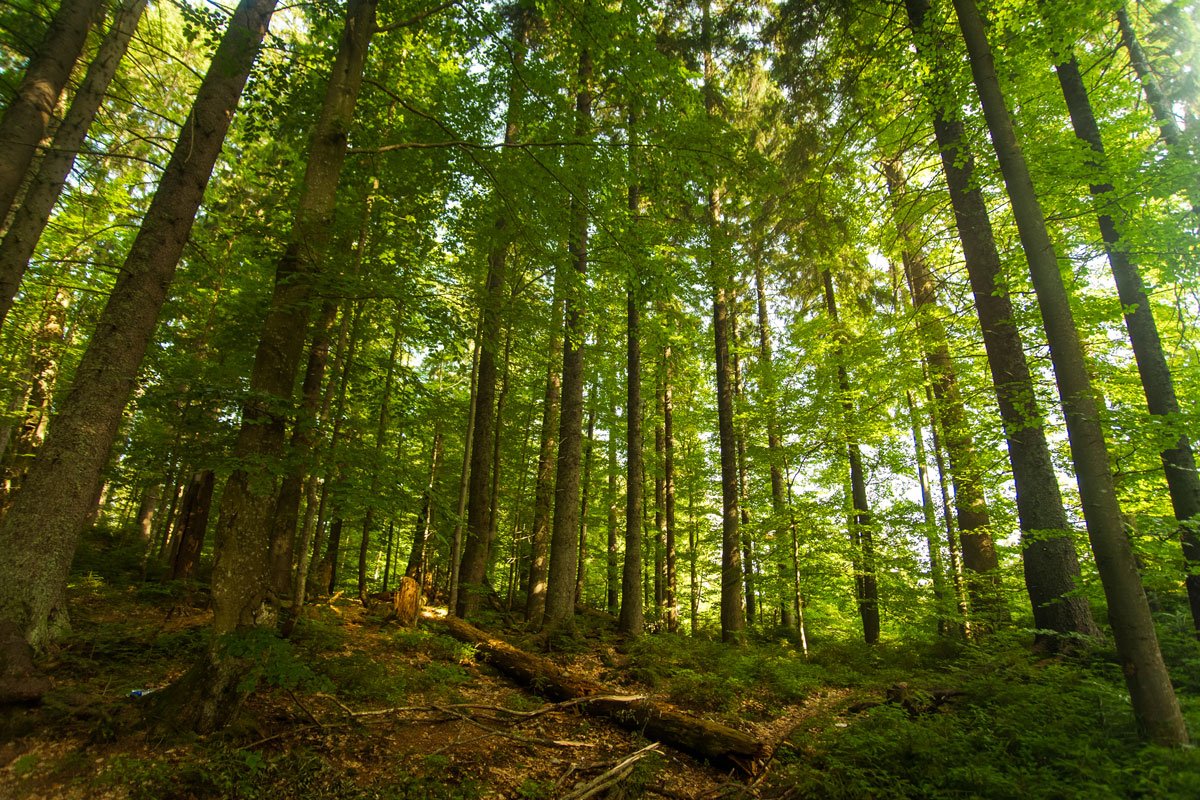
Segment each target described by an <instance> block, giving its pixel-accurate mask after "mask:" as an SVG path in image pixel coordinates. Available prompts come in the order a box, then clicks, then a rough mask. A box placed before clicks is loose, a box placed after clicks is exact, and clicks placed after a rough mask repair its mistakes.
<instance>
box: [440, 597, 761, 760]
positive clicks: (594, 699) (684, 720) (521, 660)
mask: <svg viewBox="0 0 1200 800" xmlns="http://www.w3.org/2000/svg"><path fill="white" fill-rule="evenodd" d="M445 624H446V628H447V629H448V631H449V633H450V635H451V636H453V637H454V638H456V639H458V640H460V641H463V642H466V643H468V644H472V645H475V648H476V650H477V652H478V653H479V654H480V655H482V656H483V657H484V658H485V659H487V661H488V662H489V663H490V664H492V666H494V667H496V668H497V669H498V670H500V671H501V672H503V673H505V674H506V675H508V676H509V677H511V678H513V679H514V680H516V681H517V682H518V683H520V684H522V685H524V686H528V687H530V688H531V689H533V690H534V691H536V692H537V693H538V694H540V695H542V696H544V697H547V698H549V699H551V700H577V699H581V698H590V699H589V700H588V701H587V702H586V703H581V704H580V708H581V709H583V710H584V711H585V712H587V713H590V714H596V715H599V716H604V717H608V718H609V719H612V720H613V721H615V722H616V723H617V724H619V725H621V726H622V727H625V728H629V729H630V730H635V731H637V732H638V733H640V734H642V735H643V736H645V737H646V738H648V739H652V740H654V741H659V742H663V743H664V744H669V745H671V746H672V747H676V748H678V749H680V750H683V751H684V752H687V753H690V754H692V755H694V756H697V757H699V758H701V759H705V760H707V761H710V762H712V763H713V764H715V765H717V766H721V767H727V766H733V767H736V768H737V769H739V770H741V771H742V772H744V773H745V774H748V775H752V774H754V773H755V771H756V770H757V768H758V764H759V761H760V759H761V758H762V756H763V755H764V750H765V748H764V746H763V743H762V742H760V741H759V740H757V739H755V738H754V737H753V736H751V735H750V734H748V733H743V732H742V731H739V730H734V729H733V728H730V727H729V726H727V725H722V724H720V723H719V722H712V721H710V720H706V719H700V718H699V717H694V716H691V715H689V714H685V713H683V712H682V711H680V710H679V709H677V708H674V707H673V706H670V705H668V704H666V703H662V702H658V701H655V700H650V699H648V698H644V697H643V698H639V699H635V700H632V701H631V700H629V699H627V698H619V699H618V698H615V697H613V695H614V694H615V693H614V692H613V691H612V690H610V689H607V688H605V687H604V686H602V685H601V684H599V683H596V682H595V681H591V680H588V679H587V678H581V677H578V676H575V675H572V674H571V673H569V672H567V671H566V670H564V669H562V668H561V667H559V666H558V665H557V664H555V663H553V662H552V661H549V660H547V659H545V658H542V657H540V656H535V655H532V654H530V653H526V652H524V651H523V650H518V649H517V648H515V647H513V646H512V645H510V644H509V643H508V642H505V641H504V640H502V639H497V638H496V637H494V636H490V635H489V634H487V633H485V632H484V631H481V630H480V629H478V628H476V627H474V626H473V625H468V624H467V623H465V622H463V621H462V620H460V619H457V618H454V617H448V618H446V620H445Z"/></svg>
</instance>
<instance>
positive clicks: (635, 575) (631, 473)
mask: <svg viewBox="0 0 1200 800" xmlns="http://www.w3.org/2000/svg"><path fill="white" fill-rule="evenodd" d="M629 198H630V199H629V203H630V206H631V207H632V208H634V209H636V207H637V205H636V203H637V190H636V188H633V187H631V188H630V190H629ZM630 282H631V283H630V286H629V291H628V295H627V297H626V303H625V318H626V322H625V330H626V347H625V378H626V390H625V392H626V399H625V426H626V427H625V442H626V447H625V558H624V561H623V564H622V568H621V614H620V621H619V623H618V627H619V628H620V630H621V633H623V634H625V635H626V636H641V635H642V626H643V621H642V531H641V524H642V342H641V336H642V330H641V328H642V324H641V300H640V298H639V297H638V293H639V290H640V287H639V286H637V278H636V277H631V278H630Z"/></svg>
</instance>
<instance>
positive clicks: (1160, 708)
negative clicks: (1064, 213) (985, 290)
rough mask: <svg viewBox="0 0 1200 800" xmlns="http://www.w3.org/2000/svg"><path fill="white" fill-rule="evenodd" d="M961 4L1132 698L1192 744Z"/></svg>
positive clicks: (963, 5) (1082, 380)
mask: <svg viewBox="0 0 1200 800" xmlns="http://www.w3.org/2000/svg"><path fill="white" fill-rule="evenodd" d="M954 8H955V11H956V12H957V13H958V24H959V28H960V29H961V30H962V34H963V40H964V42H965V43H966V46H967V53H968V58H969V62H970V65H971V73H972V75H973V76H974V81H975V88H976V90H977V92H978V94H979V100H980V103H981V105H982V106H983V113H984V117H985V119H986V120H987V124H988V130H989V132H990V133H991V138H992V146H993V147H994V148H995V150H996V157H997V159H998V160H999V162H1000V169H1001V171H1002V173H1003V175H1004V183H1005V187H1006V189H1007V191H1008V196H1009V199H1010V201H1011V202H1012V206H1013V215H1014V216H1015V218H1016V222H1017V229H1018V232H1019V234H1020V237H1021V246H1022V248H1023V249H1024V251H1025V258H1026V261H1027V262H1028V263H1029V272H1030V276H1031V277H1032V279H1033V285H1034V290H1035V291H1036V293H1037V299H1038V305H1039V307H1040V308H1041V312H1042V322H1043V325H1044V326H1045V329H1046V337H1047V339H1048V340H1049V342H1050V355H1051V359H1052V361H1053V364H1054V374H1055V379H1056V380H1057V382H1058V391H1059V398H1060V401H1061V402H1062V407H1063V414H1064V416H1065V417H1066V421H1067V434H1068V436H1069V438H1070V441H1071V455H1072V460H1073V461H1074V464H1075V470H1076V480H1077V481H1078V483H1079V494H1080V497H1081V499H1082V500H1083V509H1084V520H1085V521H1086V522H1087V526H1088V536H1089V538H1090V539H1091V543H1092V552H1093V554H1094V555H1095V557H1096V566H1097V568H1098V569H1099V571H1100V579H1101V581H1102V582H1103V584H1104V592H1105V595H1106V596H1107V598H1108V617H1109V622H1110V623H1111V624H1112V628H1113V637H1114V639H1115V640H1116V644H1117V653H1118V656H1119V658H1120V659H1121V662H1122V666H1123V670H1122V671H1123V672H1124V674H1125V682H1126V685H1127V686H1128V687H1129V693H1130V697H1131V698H1132V700H1133V708H1134V714H1135V715H1136V716H1137V719H1138V724H1139V727H1140V728H1141V729H1142V731H1143V733H1144V734H1145V735H1146V737H1147V738H1149V739H1151V740H1152V741H1155V742H1158V743H1160V744H1165V745H1183V744H1186V743H1187V740H1188V735H1187V729H1186V728H1185V727H1184V723H1183V716H1182V714H1181V713H1180V710H1179V701H1178V699H1177V698H1176V697H1175V692H1174V689H1173V688H1172V686H1171V679H1170V677H1169V676H1168V675H1167V669H1166V665H1165V664H1163V660H1162V653H1161V652H1160V651H1159V648H1158V637H1157V635H1156V634H1155V631H1154V622H1153V620H1152V619H1151V617H1150V607H1149V604H1148V603H1147V601H1146V593H1145V591H1144V590H1143V588H1142V583H1141V577H1140V576H1139V575H1138V571H1137V564H1136V562H1135V561H1134V557H1133V552H1132V549H1131V548H1130V544H1129V539H1128V537H1127V536H1126V535H1125V530H1124V522H1123V519H1122V517H1121V509H1120V506H1119V505H1118V504H1117V496H1116V490H1115V488H1114V486H1113V479H1112V473H1111V472H1110V471H1109V466H1108V450H1107V446H1106V444H1105V439H1104V431H1103V429H1102V428H1101V425H1100V416H1099V411H1098V408H1097V397H1096V394H1095V392H1094V390H1093V388H1092V385H1091V378H1090V377H1089V376H1088V372H1087V365H1086V363H1085V361H1084V355H1083V348H1082V347H1081V346H1080V343H1079V335H1078V331H1077V329H1076V327H1075V321H1074V318H1073V316H1072V313H1071V306H1070V302H1069V301H1068V298H1067V292H1066V287H1065V286H1064V285H1063V280H1062V275H1061V273H1060V272H1059V267H1058V259H1057V256H1056V255H1055V251H1054V246H1053V244H1052V243H1051V241H1050V236H1049V233H1048V232H1047V230H1046V223H1045V218H1044V216H1043V214H1042V210H1041V205H1040V203H1039V202H1038V198H1037V193H1036V192H1035V190H1034V187H1033V181H1032V179H1031V178H1030V176H1029V169H1028V167H1027V165H1026V163H1025V157H1024V155H1023V154H1022V152H1021V148H1020V145H1019V144H1018V142H1017V137H1016V133H1015V131H1014V129H1013V125H1012V119H1011V117H1009V114H1008V109H1007V107H1006V106H1005V104H1004V95H1003V93H1002V91H1001V89H1000V82H999V79H998V77H997V75H996V68H995V64H994V61H993V58H992V53H991V46H990V44H989V43H988V40H987V34H986V31H985V29H984V23H983V18H982V17H981V16H980V14H979V9H978V8H977V7H976V5H975V3H974V0H954Z"/></svg>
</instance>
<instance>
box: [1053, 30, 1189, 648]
mask: <svg viewBox="0 0 1200 800" xmlns="http://www.w3.org/2000/svg"><path fill="white" fill-rule="evenodd" d="M1118 13H1120V14H1124V8H1122V9H1121V11H1120V12H1118ZM1054 69H1055V71H1056V72H1057V74H1058V83H1059V85H1060V86H1061V87H1062V92H1063V97H1064V99H1065V100H1066V102H1067V110H1068V112H1069V113H1070V115H1071V125H1072V127H1073V128H1074V129H1075V135H1076V136H1077V137H1078V138H1079V139H1080V141H1082V142H1084V143H1085V144H1086V145H1087V146H1088V147H1089V149H1090V150H1091V151H1092V153H1093V154H1094V158H1092V159H1090V163H1089V166H1090V167H1091V168H1092V170H1093V172H1094V174H1095V176H1096V177H1095V180H1093V181H1092V184H1091V192H1092V196H1093V197H1094V198H1095V206H1096V222H1097V223H1098V225H1099V227H1100V236H1101V238H1102V239H1103V240H1104V249H1105V251H1106V252H1107V254H1108V265H1109V268H1110V269H1111V270H1112V275H1113V281H1114V282H1115V283H1116V284H1117V296H1118V298H1119V299H1120V301H1121V307H1122V308H1124V309H1125V329H1126V330H1127V331H1128V332H1129V341H1130V343H1131V344H1132V345H1133V356H1134V359H1135V360H1136V361H1137V368H1138V375H1139V376H1140V377H1141V379H1142V390H1143V392H1144V393H1145V395H1146V405H1147V406H1148V407H1149V409H1150V413H1151V414H1153V415H1154V416H1156V417H1160V418H1162V419H1163V420H1164V421H1168V422H1169V421H1170V420H1171V419H1173V418H1178V416H1179V414H1180V408H1179V399H1178V398H1177V397H1176V396H1175V381H1174V379H1173V378H1172V376H1171V369H1170V367H1169V366H1168V365H1167V357H1166V355H1165V354H1164V353H1163V348H1162V340H1161V339H1160V338H1159V335H1158V326H1157V325H1156V324H1155V322H1154V311H1153V309H1152V308H1151V306H1150V298H1149V297H1147V296H1146V288H1145V285H1144V284H1143V283H1142V276H1141V273H1140V272H1139V271H1138V268H1137V265H1136V264H1134V263H1133V259H1132V258H1131V257H1130V254H1129V250H1128V248H1127V247H1126V245H1125V243H1124V242H1122V241H1121V232H1120V230H1119V229H1118V227H1117V223H1116V222H1115V221H1114V220H1113V214H1117V215H1118V216H1119V217H1120V218H1122V219H1124V218H1125V216H1126V215H1125V214H1124V212H1123V211H1122V209H1121V207H1120V203H1119V201H1118V199H1117V197H1116V192H1114V191H1113V186H1112V183H1110V182H1109V180H1108V177H1107V175H1106V174H1105V167H1104V164H1105V158H1104V140H1103V139H1102V138H1101V136H1100V126H1099V125H1098V124H1097V123H1096V115H1095V114H1094V113H1093V112H1092V103H1091V101H1090V100H1089V99H1088V94H1087V88H1086V87H1085V86H1084V83H1083V77H1082V76H1081V75H1080V73H1079V63H1078V62H1077V61H1076V60H1075V56H1074V55H1073V54H1068V57H1066V58H1064V59H1063V60H1062V62H1061V63H1060V64H1058V65H1057V66H1056V67H1055V68H1054ZM1159 456H1160V458H1161V460H1162V465H1163V471H1164V472H1165V473H1166V477H1167V486H1168V487H1169V489H1170V492H1171V505H1172V507H1173V508H1174V510H1175V519H1177V520H1179V522H1180V523H1181V524H1180V526H1179V537H1180V540H1181V541H1182V542H1183V555H1184V567H1185V573H1184V574H1185V575H1186V576H1187V577H1186V583H1187V594H1188V603H1189V605H1190V606H1191V611H1192V625H1193V627H1195V629H1196V631H1197V632H1198V633H1200V538H1198V537H1197V533H1196V529H1195V526H1196V525H1197V524H1200V473H1198V472H1197V471H1196V458H1195V456H1194V455H1193V453H1192V446H1191V443H1190V442H1189V441H1188V437H1187V435H1186V434H1180V435H1179V437H1178V438H1176V440H1175V443H1174V446H1172V447H1168V448H1166V449H1165V450H1163V451H1162V452H1161V453H1160V454H1159Z"/></svg>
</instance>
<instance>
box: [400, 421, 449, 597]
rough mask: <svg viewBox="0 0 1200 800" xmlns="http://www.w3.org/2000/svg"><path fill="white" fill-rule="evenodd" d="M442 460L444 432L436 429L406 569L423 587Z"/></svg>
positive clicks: (406, 572)
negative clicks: (434, 491)
mask: <svg viewBox="0 0 1200 800" xmlns="http://www.w3.org/2000/svg"><path fill="white" fill-rule="evenodd" d="M441 460H442V432H441V431H440V430H439V429H437V428H436V427H435V428H434V431H433V452H432V453H431V454H430V456H429V483H427V484H426V485H425V494H424V496H423V497H422V498H421V513H419V514H418V515H417V524H416V527H415V528H414V529H413V543H412V549H411V550H410V551H409V554H408V564H407V566H405V568H404V574H405V576H407V577H409V578H414V579H415V580H416V581H417V582H418V583H420V584H421V585H422V586H424V585H425V543H426V542H427V541H429V533H430V531H431V530H432V526H433V489H434V485H435V483H436V482H437V471H438V464H439V463H440V462H441Z"/></svg>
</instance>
